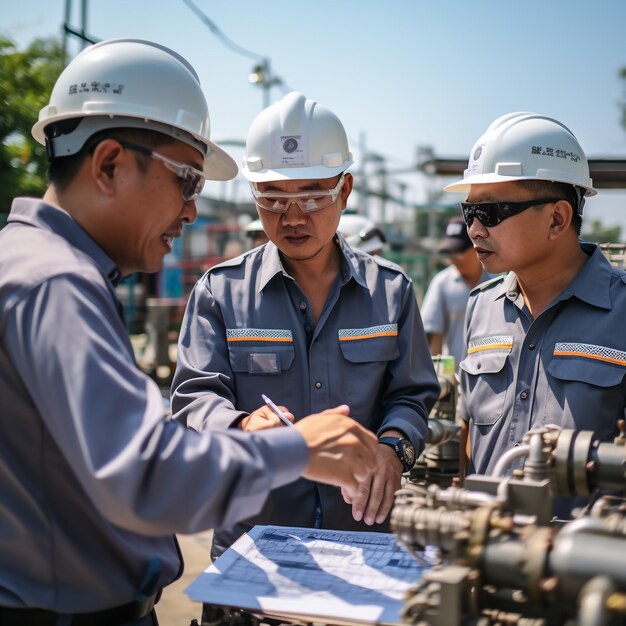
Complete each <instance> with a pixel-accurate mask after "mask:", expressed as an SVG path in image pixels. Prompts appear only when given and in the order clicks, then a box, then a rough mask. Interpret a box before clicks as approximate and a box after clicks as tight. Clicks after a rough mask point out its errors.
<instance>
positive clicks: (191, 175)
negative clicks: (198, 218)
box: [119, 141, 206, 202]
mask: <svg viewBox="0 0 626 626" xmlns="http://www.w3.org/2000/svg"><path fill="white" fill-rule="evenodd" d="M119 143H120V144H121V145H122V146H124V148H126V149H128V150H134V151H135V152H140V153H141V154H146V155H148V156H149V157H151V158H153V159H156V160H157V161H161V163H163V165H164V166H165V167H166V168H167V169H168V170H169V171H170V172H174V174H176V176H178V178H180V179H181V180H182V184H181V187H180V192H181V194H182V196H183V200H184V201H185V202H191V200H195V199H196V198H197V197H198V196H199V195H200V192H201V191H202V188H203V187H204V183H205V182H206V178H205V176H204V172H201V171H200V170H197V169H196V168H195V167H191V165H187V163H181V162H180V161H175V160H174V159H170V158H168V157H166V156H163V155H162V154H159V153H158V152H155V151H154V150H151V149H150V148H146V147H145V146H140V145H139V144H136V143H131V142H129V141H120V142H119Z"/></svg>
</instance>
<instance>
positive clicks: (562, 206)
mask: <svg viewBox="0 0 626 626" xmlns="http://www.w3.org/2000/svg"><path fill="white" fill-rule="evenodd" d="M573 211H574V209H573V208H572V205H571V204H570V203H569V202H568V201H567V200H558V201H557V202H555V203H554V208H553V210H552V223H551V224H550V238H551V239H558V238H559V237H561V235H563V233H566V232H567V231H568V230H569V228H570V226H571V224H572V216H573Z"/></svg>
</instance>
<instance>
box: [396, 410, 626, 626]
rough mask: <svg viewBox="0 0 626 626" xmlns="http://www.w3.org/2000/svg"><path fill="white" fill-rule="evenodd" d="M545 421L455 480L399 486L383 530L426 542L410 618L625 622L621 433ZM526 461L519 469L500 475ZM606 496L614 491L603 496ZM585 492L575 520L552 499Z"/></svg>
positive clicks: (417, 545) (625, 479)
mask: <svg viewBox="0 0 626 626" xmlns="http://www.w3.org/2000/svg"><path fill="white" fill-rule="evenodd" d="M624 424H625V423H624V421H623V420H621V421H620V422H619V423H618V427H619V431H620V434H619V436H617V437H616V438H615V440H614V442H613V443H601V442H599V441H598V440H597V438H596V436H595V435H594V433H592V432H586V431H573V430H560V429H559V428H558V427H552V426H546V427H543V428H540V429H536V430H532V431H530V432H529V433H528V434H527V435H526V437H525V439H524V442H523V444H522V445H520V446H518V447H517V448H513V449H512V450H511V451H510V452H508V453H507V454H505V455H503V456H502V457H501V459H500V461H499V463H498V464H497V466H496V468H495V469H494V472H493V474H492V475H490V476H478V475H473V476H468V477H467V478H466V480H465V484H464V487H463V488H461V487H456V486H452V487H448V488H446V489H442V488H440V487H439V486H437V485H435V484H431V485H428V486H424V485H421V484H412V483H407V484H406V486H405V488H403V489H402V490H401V491H399V492H398V493H397V495H396V502H395V504H394V508H393V511H392V517H391V526H392V529H393V531H394V532H395V533H396V534H397V536H398V540H399V541H400V542H401V543H403V544H404V545H405V546H406V547H407V548H408V549H409V550H412V551H417V550H422V549H423V548H424V547H425V546H434V547H436V548H437V549H438V550H439V553H440V564H439V565H437V566H435V567H433V568H432V570H430V571H428V572H426V573H425V574H424V576H423V577H422V579H421V580H420V581H419V583H418V584H417V586H416V587H415V589H414V590H413V592H412V593H411V595H410V597H408V598H407V601H406V604H405V610H404V621H405V622H406V623H409V624H414V625H415V626H444V625H445V626H454V625H457V624H458V625H463V626H469V625H472V626H473V625H476V626H495V625H504V624H506V625H517V626H552V625H555V626H556V625H559V626H560V625H562V624H570V625H574V624H576V625H579V626H591V625H594V626H596V625H597V626H599V625H613V624H624V623H626V558H625V555H626V515H625V514H626V503H625V502H626V501H625V500H624V495H626V494H625V488H626V447H625V443H626V436H625V425H624ZM518 458H523V459H524V465H523V469H522V470H516V471H514V472H513V475H512V476H506V475H504V472H505V471H506V470H507V468H508V467H509V465H510V463H511V462H512V461H513V460H515V459H518ZM607 492H612V494H611V495H609V493H607ZM573 496H587V497H588V502H587V504H585V505H584V506H583V508H582V509H580V510H578V511H577V512H576V518H575V519H574V520H572V521H560V520H557V519H554V518H553V513H552V512H553V505H554V504H555V502H557V499H558V498H560V497H567V498H571V497H573Z"/></svg>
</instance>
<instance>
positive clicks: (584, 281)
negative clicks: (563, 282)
mask: <svg viewBox="0 0 626 626" xmlns="http://www.w3.org/2000/svg"><path fill="white" fill-rule="evenodd" d="M580 247H581V249H582V251H583V252H584V253H585V254H586V255H587V256H588V257H589V259H588V260H587V262H586V263H585V265H583V268H582V269H581V270H580V272H578V274H577V275H576V276H575V278H574V280H573V281H572V282H571V283H570V284H569V285H568V286H567V287H566V288H565V290H564V291H563V293H562V294H561V295H560V296H559V300H566V299H567V298H570V297H572V296H575V297H576V298H578V299H579V300H582V301H583V302H587V303H588V304H591V305H592V306H597V307H599V308H601V309H607V310H610V309H611V293H610V287H611V277H612V275H613V266H612V265H611V264H610V263H609V261H608V259H607V258H606V257H605V256H604V253H603V252H602V250H601V249H600V247H599V246H596V245H595V244H591V243H581V244H580Z"/></svg>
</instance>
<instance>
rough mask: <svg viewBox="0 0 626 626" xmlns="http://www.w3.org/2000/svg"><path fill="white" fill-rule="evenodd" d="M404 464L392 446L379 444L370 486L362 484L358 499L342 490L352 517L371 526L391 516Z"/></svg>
mask: <svg viewBox="0 0 626 626" xmlns="http://www.w3.org/2000/svg"><path fill="white" fill-rule="evenodd" d="M402 470H403V467H402V463H401V462H400V459H399V458H398V456H397V455H396V453H395V452H394V450H393V448H391V447H390V446H385V445H382V444H378V449H377V450H376V471H375V472H374V474H373V475H372V480H371V483H370V484H369V485H366V484H362V485H361V490H360V491H359V493H358V494H357V496H356V497H354V496H350V494H348V493H347V492H346V491H345V490H344V489H342V490H341V493H342V495H343V499H344V500H345V502H346V503H347V504H351V505H352V517H354V519H355V520H356V521H357V522H358V521H360V520H361V519H363V521H364V522H365V523H366V524H367V525H368V526H371V525H372V524H373V523H374V522H376V523H377V524H382V523H383V522H384V521H385V520H386V519H387V515H389V511H391V507H392V506H393V502H394V494H395V493H396V491H398V489H400V483H401V480H402Z"/></svg>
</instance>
